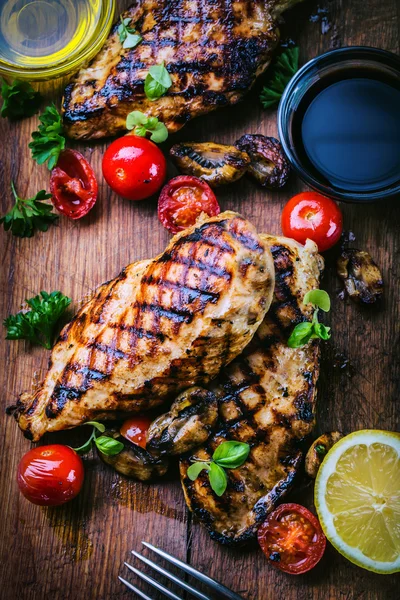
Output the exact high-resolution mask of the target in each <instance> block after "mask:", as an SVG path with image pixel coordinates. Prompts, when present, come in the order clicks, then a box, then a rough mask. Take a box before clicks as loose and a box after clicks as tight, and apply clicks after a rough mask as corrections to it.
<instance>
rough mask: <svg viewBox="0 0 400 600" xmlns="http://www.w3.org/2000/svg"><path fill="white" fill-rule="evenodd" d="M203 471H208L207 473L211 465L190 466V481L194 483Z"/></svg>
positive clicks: (188, 471)
mask: <svg viewBox="0 0 400 600" xmlns="http://www.w3.org/2000/svg"><path fill="white" fill-rule="evenodd" d="M203 469H206V470H207V471H209V470H210V464H209V463H205V462H195V463H193V464H192V465H190V467H189V468H188V470H187V476H188V477H189V479H191V480H192V481H194V480H195V479H197V478H198V476H199V475H200V473H201V472H202V471H203Z"/></svg>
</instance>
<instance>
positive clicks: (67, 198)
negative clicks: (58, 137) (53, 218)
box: [50, 148, 98, 220]
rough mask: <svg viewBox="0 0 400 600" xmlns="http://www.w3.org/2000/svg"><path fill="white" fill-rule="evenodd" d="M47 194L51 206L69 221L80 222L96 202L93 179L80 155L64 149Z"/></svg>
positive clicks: (89, 167)
mask: <svg viewBox="0 0 400 600" xmlns="http://www.w3.org/2000/svg"><path fill="white" fill-rule="evenodd" d="M50 191H51V194H52V199H51V201H52V203H53V204H54V207H55V208H56V209H57V210H58V211H59V212H60V213H61V214H63V215H65V216H66V217H69V218H70V219H74V220H76V219H81V218H82V217H84V216H85V215H87V213H88V212H89V211H90V210H91V209H92V208H93V206H94V205H95V203H96V200H97V193H98V186H97V180H96V176H95V174H94V171H93V169H92V167H91V166H90V165H89V163H88V161H87V160H86V158H85V157H84V156H82V154H81V153H80V152H77V151H76V150H71V149H70V148H67V149H66V150H63V151H62V152H61V154H60V157H59V159H58V162H57V165H56V166H55V168H54V169H53V170H52V172H51V178H50Z"/></svg>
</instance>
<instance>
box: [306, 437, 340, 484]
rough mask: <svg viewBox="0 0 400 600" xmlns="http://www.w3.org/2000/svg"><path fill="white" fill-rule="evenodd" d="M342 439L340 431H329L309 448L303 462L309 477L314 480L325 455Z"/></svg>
mask: <svg viewBox="0 0 400 600" xmlns="http://www.w3.org/2000/svg"><path fill="white" fill-rule="evenodd" d="M342 437H343V434H342V433H340V431H331V433H324V434H323V435H320V436H319V438H317V439H316V440H315V442H314V443H313V444H312V445H311V446H310V449H309V450H308V452H307V454H306V460H305V465H304V467H305V471H306V473H307V475H308V476H309V477H311V478H312V479H315V478H316V476H317V473H318V469H319V468H320V466H321V463H322V461H323V460H324V457H325V455H326V453H327V452H328V451H329V450H330V449H331V448H332V446H334V445H335V444H336V442H338V441H339V440H340V438H342Z"/></svg>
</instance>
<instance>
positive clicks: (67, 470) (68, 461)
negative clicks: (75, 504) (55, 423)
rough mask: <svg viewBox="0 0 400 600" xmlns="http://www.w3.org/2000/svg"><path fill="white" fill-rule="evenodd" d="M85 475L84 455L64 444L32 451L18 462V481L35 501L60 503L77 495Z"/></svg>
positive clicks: (50, 504) (44, 503) (57, 504)
mask: <svg viewBox="0 0 400 600" xmlns="http://www.w3.org/2000/svg"><path fill="white" fill-rule="evenodd" d="M83 478H84V470H83V462H82V459H81V458H80V456H78V454H77V453H76V452H75V450H72V448H69V447H68V446H62V445H61V444H53V445H51V446H39V447H37V448H33V449H32V450H29V452H27V453H26V454H25V455H24V456H23V457H22V458H21V461H20V463H19V465H18V475H17V482H18V486H19V489H20V491H21V492H22V494H23V495H24V496H25V498H27V499H28V500H29V501H30V502H32V503H33V504H39V505H40V506H59V505H60V504H65V502H69V500H72V498H75V496H77V495H78V494H79V492H80V490H81V487H82V484H83Z"/></svg>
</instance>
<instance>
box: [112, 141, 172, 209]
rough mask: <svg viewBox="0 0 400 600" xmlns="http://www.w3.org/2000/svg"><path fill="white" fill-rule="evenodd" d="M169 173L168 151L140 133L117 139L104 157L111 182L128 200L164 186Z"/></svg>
mask: <svg viewBox="0 0 400 600" xmlns="http://www.w3.org/2000/svg"><path fill="white" fill-rule="evenodd" d="M166 174H167V165H166V161H165V157H164V154H163V153H162V152H161V150H160V149H159V147H158V146H156V144H154V143H153V142H151V141H150V140H147V139H146V138H143V137H138V136H137V135H125V136H124V137H121V138H119V139H118V140H115V141H114V142H113V143H112V144H111V145H110V146H109V147H108V148H107V150H106V152H105V154H104V158H103V175H104V178H105V180H106V181H107V183H108V185H109V186H110V187H111V188H112V189H113V190H114V192H116V193H117V194H118V195H119V196H122V197H123V198H126V199H127V200H144V199H145V198H148V197H149V196H152V195H153V194H155V193H156V192H158V190H159V189H160V187H161V186H162V184H163V183H164V181H165V177H166Z"/></svg>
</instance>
